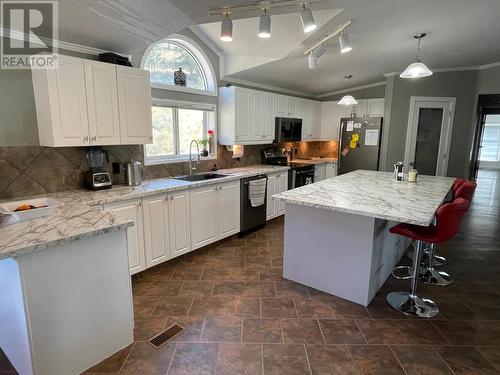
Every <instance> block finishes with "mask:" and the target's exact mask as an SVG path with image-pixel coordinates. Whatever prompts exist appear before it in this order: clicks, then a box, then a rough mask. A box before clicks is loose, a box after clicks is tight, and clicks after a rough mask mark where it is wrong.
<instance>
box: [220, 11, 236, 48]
mask: <svg viewBox="0 0 500 375" xmlns="http://www.w3.org/2000/svg"><path fill="white" fill-rule="evenodd" d="M220 40H222V41H223V42H231V41H232V40H233V21H232V20H231V19H230V18H229V13H226V18H224V19H223V20H222V24H221V30H220Z"/></svg>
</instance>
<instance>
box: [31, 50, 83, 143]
mask: <svg viewBox="0 0 500 375" xmlns="http://www.w3.org/2000/svg"><path fill="white" fill-rule="evenodd" d="M32 77H33V88H34V96H35V104H36V112H37V122H38V133H39V138H40V145H41V146H56V147H57V146H88V145H89V144H90V138H89V123H88V117H87V100H86V92H85V74H84V68H83V59H78V58H75V57H69V56H63V55H59V67H58V69H50V70H43V69H41V70H38V69H33V70H32Z"/></svg>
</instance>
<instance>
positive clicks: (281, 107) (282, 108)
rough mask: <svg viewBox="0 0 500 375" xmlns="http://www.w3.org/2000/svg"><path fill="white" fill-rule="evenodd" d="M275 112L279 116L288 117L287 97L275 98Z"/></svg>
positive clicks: (288, 99) (288, 104) (288, 100)
mask: <svg viewBox="0 0 500 375" xmlns="http://www.w3.org/2000/svg"><path fill="white" fill-rule="evenodd" d="M276 112H277V113H278V115H279V116H290V98H289V97H288V96H286V95H277V96H276Z"/></svg>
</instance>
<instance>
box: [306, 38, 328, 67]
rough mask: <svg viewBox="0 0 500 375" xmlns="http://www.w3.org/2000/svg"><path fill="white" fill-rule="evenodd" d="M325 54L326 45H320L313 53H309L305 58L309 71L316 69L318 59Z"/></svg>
mask: <svg viewBox="0 0 500 375" xmlns="http://www.w3.org/2000/svg"><path fill="white" fill-rule="evenodd" d="M325 52H326V43H323V44H321V45H320V46H319V47H318V48H316V49H315V50H314V51H311V52H310V53H309V55H308V56H307V65H308V66H309V69H316V68H317V67H318V59H319V58H320V57H321V56H323V54H324V53H325Z"/></svg>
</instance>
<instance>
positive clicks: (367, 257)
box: [283, 203, 375, 306]
mask: <svg viewBox="0 0 500 375" xmlns="http://www.w3.org/2000/svg"><path fill="white" fill-rule="evenodd" d="M374 229H375V219H374V218H370V217H365V216H360V215H352V214H345V213H342V212H337V211H331V210H325V209H321V208H315V207H308V206H303V205H294V204H289V203H287V205H286V214H285V243H284V259H283V263H284V264H283V276H284V277H285V278H286V279H289V280H292V281H295V282H298V283H300V284H304V285H307V286H310V287H312V288H316V289H319V290H321V291H324V292H327V293H330V294H334V295H336V296H338V297H341V298H345V299H347V300H350V301H353V302H356V303H359V304H361V305H364V306H366V305H368V303H369V302H370V300H371V297H370V294H371V293H370V282H371V278H372V275H371V273H372V272H371V267H372V256H373V239H374Z"/></svg>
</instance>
